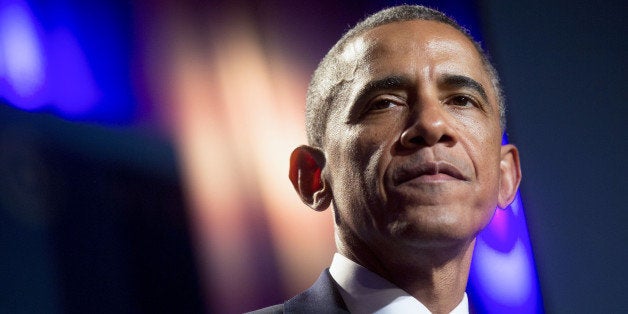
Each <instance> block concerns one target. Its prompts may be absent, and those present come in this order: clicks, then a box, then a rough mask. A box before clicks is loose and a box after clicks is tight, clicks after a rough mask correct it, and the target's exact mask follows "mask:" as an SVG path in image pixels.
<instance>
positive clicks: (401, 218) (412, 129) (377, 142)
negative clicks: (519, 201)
mask: <svg viewBox="0 0 628 314" xmlns="http://www.w3.org/2000/svg"><path fill="white" fill-rule="evenodd" d="M341 58H342V59H343V60H344V62H347V64H348V65H349V68H351V69H352V70H351V71H349V72H348V73H346V75H345V77H344V78H343V80H344V81H345V82H346V83H345V86H344V90H343V92H342V94H341V95H340V96H339V97H338V98H337V99H336V101H335V104H334V108H333V109H332V113H331V116H330V118H329V121H328V124H327V129H326V136H325V139H324V147H323V150H324V153H325V157H326V165H325V168H324V170H323V177H324V179H325V180H326V181H327V182H328V184H330V186H331V190H332V193H333V200H334V204H335V210H336V223H337V228H338V232H339V237H340V239H341V240H342V241H344V242H349V241H360V242H362V243H369V244H371V243H372V244H373V245H382V246H386V245H390V244H391V243H392V244H394V245H397V244H404V245H405V244H410V245H413V246H420V247H423V246H440V245H447V244H448V243H451V241H460V240H469V241H470V240H471V239H473V237H474V236H475V235H476V234H477V232H479V231H480V230H481V229H482V228H483V227H484V226H485V225H486V224H487V223H488V222H489V221H490V219H491V217H492V215H493V213H494V209H495V207H496V204H497V198H498V191H499V185H500V159H501V155H502V153H501V150H502V149H501V129H500V125H499V108H498V105H497V100H496V95H495V90H494V89H493V87H492V84H491V78H490V76H489V74H488V73H487V72H486V70H485V67H484V65H483V64H482V61H481V58H480V55H479V53H478V52H477V50H476V49H475V47H474V46H473V44H472V43H471V42H470V41H469V40H468V39H467V38H466V37H465V36H464V35H462V34H461V33H459V32H458V31H457V30H455V29H454V28H452V27H450V26H449V25H446V24H442V23H438V22H434V21H407V22H399V23H392V24H387V25H383V26H379V27H377V28H374V29H372V30H370V31H367V32H365V33H364V34H362V35H360V36H358V37H356V38H354V39H352V40H351V41H350V42H349V43H348V45H347V46H346V48H345V49H344V51H343V52H342V54H341Z"/></svg>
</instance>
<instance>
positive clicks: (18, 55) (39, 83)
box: [0, 1, 45, 110]
mask: <svg viewBox="0 0 628 314" xmlns="http://www.w3.org/2000/svg"><path fill="white" fill-rule="evenodd" d="M0 58H1V59H2V64H3V67H2V68H0V71H2V72H0V76H1V77H2V78H3V81H4V82H3V83H4V84H2V85H3V86H2V88H3V89H6V91H3V92H2V94H4V95H5V96H6V97H7V98H9V100H10V101H11V102H13V103H14V104H15V105H16V106H18V107H20V108H22V109H26V110H33V109H37V108H39V107H41V106H42V105H43V101H42V99H41V98H42V97H37V96H40V95H39V94H41V91H42V89H43V87H44V82H45V64H44V58H43V53H42V48H41V41H40V38H39V36H38V31H37V28H36V26H35V24H34V22H33V17H32V13H31V12H30V10H29V8H28V6H27V5H26V4H25V3H24V2H21V1H13V2H9V3H2V5H1V6H0Z"/></svg>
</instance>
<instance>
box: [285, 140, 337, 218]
mask: <svg viewBox="0 0 628 314" xmlns="http://www.w3.org/2000/svg"><path fill="white" fill-rule="evenodd" d="M324 167H325V154H323V152H322V151H321V150H320V149H317V148H314V147H311V146H305V145H303V146H299V147H297V148H296V149H295V150H294V151H293V152H292V155H290V173H289V177H290V181H291V182H292V186H294V189H295V190H296V191H297V193H298V194H299V196H300V197H301V200H302V201H303V203H305V204H306V205H307V206H309V207H311V208H312V209H314V210H316V211H323V210H325V209H327V208H328V207H329V205H330V204H331V200H332V193H331V189H330V188H329V184H327V183H326V182H325V181H324V180H323V178H322V177H321V172H322V170H323V168H324Z"/></svg>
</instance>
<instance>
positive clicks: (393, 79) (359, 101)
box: [348, 75, 412, 121]
mask: <svg viewBox="0 0 628 314" xmlns="http://www.w3.org/2000/svg"><path fill="white" fill-rule="evenodd" d="M411 86H412V80H410V79H409V78H408V77H405V76H401V75H390V76H386V77H384V78H381V79H379V80H375V81H370V82H368V83H366V84H365V85H364V87H362V89H360V91H359V92H358V94H357V97H356V98H355V101H354V102H353V106H352V108H351V111H350V113H349V119H348V120H349V121H353V120H355V119H356V118H357V116H358V115H359V114H360V112H361V109H362V107H363V106H362V105H363V104H364V103H365V102H366V100H367V98H368V97H370V96H371V95H372V94H374V93H376V92H378V91H382V90H402V89H408V88H410V87H411Z"/></svg>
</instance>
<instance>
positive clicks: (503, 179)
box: [497, 144, 521, 209]
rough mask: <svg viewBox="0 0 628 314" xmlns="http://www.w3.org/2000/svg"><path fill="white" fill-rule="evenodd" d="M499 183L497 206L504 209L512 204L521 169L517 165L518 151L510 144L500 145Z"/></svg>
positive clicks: (519, 180) (517, 187)
mask: <svg viewBox="0 0 628 314" xmlns="http://www.w3.org/2000/svg"><path fill="white" fill-rule="evenodd" d="M499 170H500V173H501V175H500V179H499V180H500V181H499V195H498V197H497V206H498V207H499V208H501V209H505V208H506V207H508V205H510V203H512V201H513V200H514V199H515V195H516V194H517V189H519V183H520V182H521V167H520V165H519V151H518V150H517V147H515V146H514V145H512V144H506V145H502V147H501V161H500V163H499Z"/></svg>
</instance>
